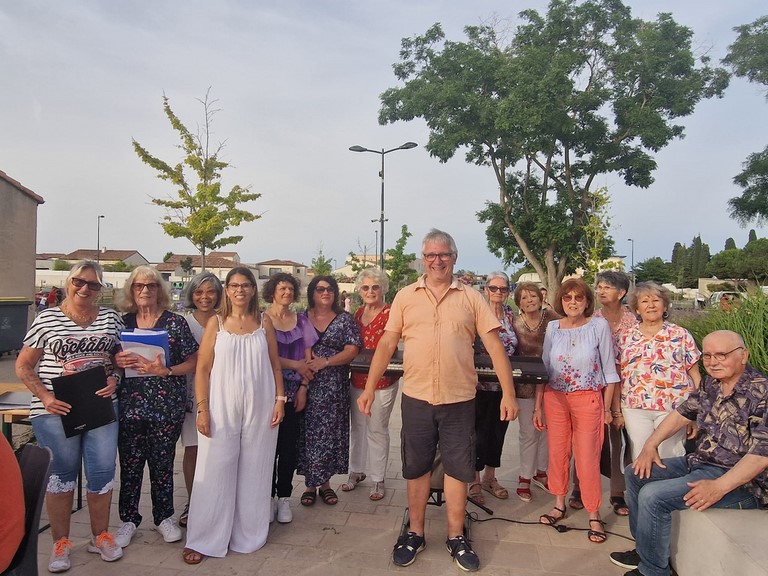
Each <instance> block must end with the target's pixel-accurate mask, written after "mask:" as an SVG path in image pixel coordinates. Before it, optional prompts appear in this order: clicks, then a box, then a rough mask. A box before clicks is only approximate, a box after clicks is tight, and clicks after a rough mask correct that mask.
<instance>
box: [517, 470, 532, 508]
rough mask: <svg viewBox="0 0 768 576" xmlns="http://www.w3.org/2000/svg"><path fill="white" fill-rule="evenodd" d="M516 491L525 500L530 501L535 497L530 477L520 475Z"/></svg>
mask: <svg viewBox="0 0 768 576" xmlns="http://www.w3.org/2000/svg"><path fill="white" fill-rule="evenodd" d="M515 492H516V493H517V497H518V498H520V500H522V501H523V502H530V501H531V499H532V498H533V494H531V480H530V479H529V478H523V477H522V476H518V478H517V490H516V491H515Z"/></svg>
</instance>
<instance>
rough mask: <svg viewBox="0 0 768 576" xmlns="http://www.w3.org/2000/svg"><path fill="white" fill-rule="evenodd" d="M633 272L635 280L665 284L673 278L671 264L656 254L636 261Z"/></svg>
mask: <svg viewBox="0 0 768 576" xmlns="http://www.w3.org/2000/svg"><path fill="white" fill-rule="evenodd" d="M634 274H635V281H636V282H658V283H659V284H665V283H667V282H671V281H672V280H673V279H674V274H673V272H672V265H671V264H670V263H669V262H664V260H662V259H661V258H659V257H658V256H656V257H654V258H648V260H643V261H642V262H638V263H637V264H636V265H635V270H634Z"/></svg>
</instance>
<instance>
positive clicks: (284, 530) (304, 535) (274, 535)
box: [268, 519, 324, 546]
mask: <svg viewBox="0 0 768 576" xmlns="http://www.w3.org/2000/svg"><path fill="white" fill-rule="evenodd" d="M323 536H324V533H323V530H322V527H320V526H318V525H317V524H303V523H299V522H296V520H295V519H294V521H293V522H291V523H290V524H279V523H277V522H276V523H274V524H273V525H272V526H271V528H270V529H269V537H268V541H269V542H272V543H276V544H286V545H289V546H319V544H320V542H321V541H322V540H323Z"/></svg>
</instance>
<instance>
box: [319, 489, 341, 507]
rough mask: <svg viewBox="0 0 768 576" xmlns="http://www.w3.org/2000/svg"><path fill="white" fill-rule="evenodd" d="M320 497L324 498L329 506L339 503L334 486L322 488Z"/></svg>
mask: <svg viewBox="0 0 768 576" xmlns="http://www.w3.org/2000/svg"><path fill="white" fill-rule="evenodd" d="M320 498H322V499H323V502H325V503H326V504H328V506H335V505H336V504H338V503H339V497H338V496H337V495H336V492H334V491H333V488H323V489H321V490H320Z"/></svg>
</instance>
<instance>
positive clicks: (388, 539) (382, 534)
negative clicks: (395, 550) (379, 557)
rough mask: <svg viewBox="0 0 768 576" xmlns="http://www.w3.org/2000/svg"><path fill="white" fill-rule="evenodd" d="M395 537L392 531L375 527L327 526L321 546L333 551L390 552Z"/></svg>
mask: <svg viewBox="0 0 768 576" xmlns="http://www.w3.org/2000/svg"><path fill="white" fill-rule="evenodd" d="M395 540H397V538H396V537H395V538H392V533H391V532H389V531H386V530H381V529H377V528H362V527H359V526H343V527H329V528H327V529H325V530H324V536H323V541H322V544H321V546H322V547H323V548H327V549H329V550H334V551H342V552H346V551H359V552H362V551H365V552H369V553H374V554H381V553H384V551H389V552H391V550H392V546H394V544H395Z"/></svg>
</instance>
